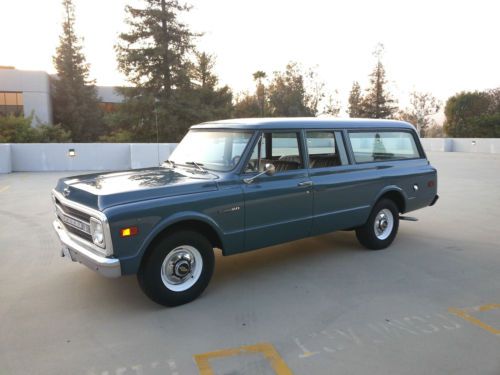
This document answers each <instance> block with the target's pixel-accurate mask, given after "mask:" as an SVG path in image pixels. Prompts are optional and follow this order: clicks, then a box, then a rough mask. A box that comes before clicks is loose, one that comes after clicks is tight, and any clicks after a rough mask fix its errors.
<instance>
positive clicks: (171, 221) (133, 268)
mask: <svg viewBox="0 0 500 375" xmlns="http://www.w3.org/2000/svg"><path fill="white" fill-rule="evenodd" d="M189 220H195V221H200V222H203V223H205V224H208V225H209V226H210V227H212V229H214V230H215V232H216V233H217V235H218V236H219V238H220V240H221V242H222V245H223V246H224V235H223V232H222V230H221V228H220V227H219V225H218V224H217V223H216V222H215V221H214V220H213V219H212V218H211V217H209V216H207V215H204V214H202V213H200V212H195V211H186V212H176V213H175V214H173V215H170V216H168V217H165V218H163V219H162V220H160V221H159V222H158V223H157V224H156V225H155V227H154V228H153V229H152V230H151V231H150V232H149V234H148V235H147V237H146V238H145V239H144V241H143V242H142V244H141V246H140V248H139V250H138V251H137V253H136V254H135V255H134V256H132V257H127V258H122V259H121V266H122V274H134V273H137V271H138V269H139V266H140V265H141V261H142V257H143V256H144V253H145V252H146V250H147V249H148V247H149V245H151V243H152V242H153V241H154V239H155V238H157V237H158V235H159V234H160V233H162V232H163V231H164V230H166V229H167V228H169V227H171V226H173V225H175V224H177V223H180V222H183V221H189Z"/></svg>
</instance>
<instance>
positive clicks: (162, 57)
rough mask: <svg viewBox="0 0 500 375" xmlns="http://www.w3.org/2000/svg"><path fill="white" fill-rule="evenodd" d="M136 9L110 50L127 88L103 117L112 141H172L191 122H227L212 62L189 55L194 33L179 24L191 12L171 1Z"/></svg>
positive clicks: (151, 0)
mask: <svg viewBox="0 0 500 375" xmlns="http://www.w3.org/2000/svg"><path fill="white" fill-rule="evenodd" d="M142 4H143V5H144V6H143V7H141V8H139V7H137V8H136V7H132V6H127V7H126V12H127V19H126V23H127V24H128V27H129V30H128V32H124V33H121V34H120V42H119V43H118V44H117V46H116V51H117V59H118V67H119V69H120V70H121V71H122V72H123V73H124V74H125V75H126V76H127V79H128V80H129V82H130V83H131V84H132V85H133V88H129V89H125V90H124V91H123V93H124V94H125V102H124V103H123V105H122V106H121V109H120V111H119V113H117V114H115V115H113V116H111V117H110V118H109V122H110V128H111V131H112V134H113V135H112V137H113V136H115V137H116V138H117V139H125V138H126V137H127V136H129V135H134V138H135V139H136V140H140V141H144V142H150V141H156V140H157V139H158V140H160V141H178V140H180V139H181V138H182V136H183V135H184V133H185V132H186V130H187V128H188V127H189V126H190V125H192V124H193V123H197V122H203V121H208V120H213V119H218V118H221V117H229V116H230V115H231V112H232V93H231V90H230V88H229V87H228V86H223V87H218V78H217V76H216V75H215V73H214V72H213V68H214V64H215V59H214V57H213V56H211V55H209V54H207V53H199V52H197V51H195V48H194V40H195V38H196V37H198V36H199V35H200V34H197V33H194V32H192V31H191V30H190V29H189V27H188V26H187V25H186V24H184V23H182V22H181V21H180V16H181V15H182V14H183V13H186V12H188V11H189V10H190V9H191V8H190V7H189V6H187V5H185V4H181V3H180V2H179V1H177V0H143V1H142ZM112 137H111V138H112ZM106 138H107V139H110V137H106Z"/></svg>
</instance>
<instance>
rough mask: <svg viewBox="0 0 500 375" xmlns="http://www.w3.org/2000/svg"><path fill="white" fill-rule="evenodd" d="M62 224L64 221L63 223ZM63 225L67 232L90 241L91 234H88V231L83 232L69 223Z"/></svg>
mask: <svg viewBox="0 0 500 375" xmlns="http://www.w3.org/2000/svg"><path fill="white" fill-rule="evenodd" d="M63 224H64V223H63ZM64 227H65V228H66V230H67V231H68V232H69V233H72V234H74V235H76V236H78V237H81V238H83V239H84V240H87V241H89V242H92V235H90V234H88V233H85V232H82V231H81V230H78V229H76V228H74V227H72V226H71V225H64Z"/></svg>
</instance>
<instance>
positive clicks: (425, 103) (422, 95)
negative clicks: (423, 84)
mask: <svg viewBox="0 0 500 375" xmlns="http://www.w3.org/2000/svg"><path fill="white" fill-rule="evenodd" d="M440 107H441V104H440V102H439V101H438V100H437V99H436V98H435V97H434V96H433V95H432V94H431V93H428V92H418V91H413V92H412V93H411V94H410V107H409V108H406V109H405V110H403V111H400V112H399V114H398V117H399V118H400V119H401V120H403V121H407V122H409V123H411V124H412V125H414V126H415V127H416V128H417V131H418V133H419V135H420V136H422V137H425V136H427V130H428V129H429V128H430V127H431V126H434V125H435V121H434V119H433V118H432V116H433V115H435V114H436V113H437V112H438V111H439V109H440Z"/></svg>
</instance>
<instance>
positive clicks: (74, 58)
mask: <svg viewBox="0 0 500 375" xmlns="http://www.w3.org/2000/svg"><path fill="white" fill-rule="evenodd" d="M62 4H63V7H64V16H65V18H64V22H63V30H62V34H61V36H60V38H59V45H58V47H57V49H56V54H55V56H54V57H53V62H54V66H55V68H56V71H57V78H54V79H52V103H53V109H54V110H53V113H54V122H56V123H60V124H61V126H62V127H63V128H64V129H65V130H67V131H69V132H70V133H71V137H72V139H73V141H74V142H89V141H93V140H95V139H97V137H98V135H99V134H101V133H102V131H103V129H102V113H101V110H100V108H99V106H98V103H99V99H98V97H97V91H96V88H95V86H94V81H92V80H90V79H89V65H88V64H87V63H86V60H85V56H84V54H83V52H82V45H81V40H80V39H79V38H78V37H77V35H76V33H75V30H74V24H75V11H74V6H73V2H72V0H63V2H62Z"/></svg>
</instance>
